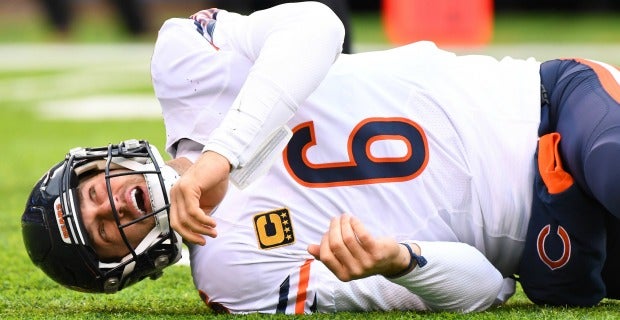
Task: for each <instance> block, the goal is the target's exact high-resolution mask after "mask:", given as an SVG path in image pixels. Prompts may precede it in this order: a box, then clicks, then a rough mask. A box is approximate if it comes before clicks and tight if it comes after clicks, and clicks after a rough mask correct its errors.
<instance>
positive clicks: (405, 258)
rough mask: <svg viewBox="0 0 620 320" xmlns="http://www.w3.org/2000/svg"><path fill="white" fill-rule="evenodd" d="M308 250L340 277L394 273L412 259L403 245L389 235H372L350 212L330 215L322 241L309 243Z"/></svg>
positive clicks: (353, 277) (341, 278)
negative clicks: (383, 236) (376, 236)
mask: <svg viewBox="0 0 620 320" xmlns="http://www.w3.org/2000/svg"><path fill="white" fill-rule="evenodd" d="M418 250H419V249H418ZM308 252H309V253H310V254H311V255H313V256H314V257H315V258H316V259H317V260H320V261H322V262H323V263H324V264H325V265H326V266H327V268H328V269H329V270H331V271H332V272H333V273H334V274H335V275H336V277H338V279H340V280H341V281H350V280H355V279H360V278H365V277H368V276H371V275H377V274H379V275H392V274H396V273H399V272H401V271H403V270H404V269H406V268H407V266H408V264H409V261H410V259H411V256H410V254H409V251H407V249H406V248H405V247H404V246H402V245H400V244H399V243H398V242H396V241H395V240H393V239H391V238H374V237H373V236H372V235H371V234H370V233H369V232H368V231H367V230H366V228H365V227H364V225H363V224H362V223H361V221H360V220H359V219H357V218H355V217H351V216H350V215H342V216H340V217H336V218H334V219H332V221H331V223H330V226H329V230H328V231H327V232H326V233H325V234H324V235H323V238H322V239H321V244H320V245H316V244H311V245H309V246H308Z"/></svg>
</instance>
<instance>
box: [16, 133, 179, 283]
mask: <svg viewBox="0 0 620 320" xmlns="http://www.w3.org/2000/svg"><path fill="white" fill-rule="evenodd" d="M116 169H124V170H116ZM115 170H116V171H115ZM99 172H105V180H106V186H107V190H108V195H107V196H108V198H109V201H110V203H113V201H114V200H113V199H112V196H110V194H109V193H110V191H109V190H111V189H110V179H112V178H114V177H116V176H120V175H129V174H136V175H143V176H144V178H145V180H146V186H147V188H148V192H149V197H148V198H150V202H151V203H150V204H151V208H152V210H151V211H152V212H146V214H145V215H144V216H143V217H140V218H138V219H136V221H133V222H130V223H125V224H121V223H120V218H119V213H118V212H117V210H116V208H115V207H114V205H112V214H113V215H114V219H115V220H116V225H117V227H118V229H119V232H120V235H121V237H122V238H123V241H124V243H125V245H126V246H127V248H128V249H129V254H127V255H126V256H124V257H122V258H120V259H118V261H112V262H110V261H102V259H100V258H98V256H97V253H96V252H95V250H94V248H93V246H92V245H91V244H90V240H89V237H88V234H87V230H86V228H85V226H84V224H83V222H82V217H81V214H80V205H79V197H78V194H77V192H78V183H79V181H80V179H81V178H83V177H86V176H89V175H92V174H94V173H99ZM118 172H121V173H118ZM177 179H178V175H177V173H176V172H175V171H174V170H173V169H172V168H170V167H168V166H166V165H165V164H164V161H163V159H162V157H161V155H160V154H159V152H158V151H157V148H155V147H154V146H151V145H150V144H149V143H148V142H147V141H139V140H127V141H124V142H121V143H119V144H110V145H108V146H104V147H96V148H74V149H71V150H70V151H69V152H68V153H67V155H66V157H65V159H64V160H63V161H61V162H59V163H58V164H56V165H55V166H53V167H52V168H51V169H50V170H49V171H48V172H47V173H46V174H45V175H44V176H43V177H42V178H41V179H40V180H39V181H38V182H37V183H36V185H35V186H34V188H33V190H32V193H31V194H30V197H29V199H28V202H27V203H26V208H25V211H24V213H23V215H22V235H23V240H24V244H25V247H26V249H27V251H28V255H29V256H30V259H31V260H32V262H33V263H34V264H35V265H37V266H38V267H39V268H40V269H41V270H43V271H44V272H45V273H46V274H47V275H48V276H49V277H51V278H52V279H53V280H55V281H56V282H58V283H60V284H62V285H63V286H66V287H68V288H71V289H74V290H78V291H83V292H101V293H114V292H117V291H119V290H121V289H123V288H126V287H128V286H130V285H132V284H134V283H136V282H138V281H141V280H143V279H145V278H147V277H149V278H152V279H156V278H158V277H159V276H161V275H162V270H163V269H164V268H165V267H167V266H170V265H172V264H174V263H175V262H177V261H178V260H179V259H180V258H181V244H182V240H181V238H180V236H179V235H178V234H177V233H176V232H174V231H173V230H172V229H171V227H170V223H169V217H168V215H169V208H170V205H169V203H170V202H169V191H170V188H171V187H172V184H173V183H174V182H175V181H176V180H177ZM145 199H146V198H145ZM144 219H154V221H155V223H154V225H155V226H154V227H153V229H152V230H151V231H150V232H149V233H148V234H147V235H146V236H145V238H144V239H143V240H142V241H141V242H140V243H139V244H138V245H137V246H134V247H132V246H131V245H130V244H129V241H128V240H127V237H126V236H125V233H124V231H123V229H124V228H127V227H128V226H130V225H132V224H133V223H137V222H139V221H142V220H144ZM138 220H139V221H138Z"/></svg>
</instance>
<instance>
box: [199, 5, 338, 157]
mask: <svg viewBox="0 0 620 320" xmlns="http://www.w3.org/2000/svg"><path fill="white" fill-rule="evenodd" d="M213 30H214V31H213V36H212V40H213V44H214V45H215V46H217V47H218V48H222V49H230V50H234V51H236V52H238V53H240V54H241V55H243V56H245V57H246V58H247V59H249V60H250V61H252V62H253V65H252V68H251V70H250V72H249V74H248V77H247V79H246V80H245V83H244V85H243V86H242V88H241V91H240V93H239V94H238V96H237V97H236V99H235V100H234V102H233V105H232V106H231V108H230V110H229V111H228V113H227V114H226V116H225V117H224V120H223V121H222V122H221V124H220V125H219V126H218V127H217V128H216V129H215V130H214V132H213V133H212V135H211V136H210V138H209V140H208V141H207V143H206V144H205V147H204V150H205V151H206V150H212V151H215V152H218V153H220V154H221V155H223V156H225V157H226V158H227V159H228V160H229V161H230V163H231V165H232V166H233V168H237V167H243V166H245V165H246V164H247V163H248V162H249V161H250V160H251V159H252V157H253V156H254V155H255V153H256V152H257V151H258V149H259V148H260V147H261V145H263V143H264V142H265V141H266V140H267V139H268V137H270V135H271V134H272V133H273V132H275V131H276V130H277V129H278V128H279V127H281V126H283V125H285V124H286V122H287V121H288V120H289V119H290V117H291V116H292V115H293V114H294V113H295V112H296V110H297V108H298V106H299V105H300V104H301V103H302V102H303V101H304V100H305V99H306V98H307V97H308V96H309V95H310V94H311V93H312V92H313V91H314V90H315V89H316V88H317V87H318V85H319V84H320V83H321V81H322V80H323V78H324V77H325V75H326V74H327V72H328V70H329V68H330V66H331V65H332V64H333V62H334V61H335V59H336V57H337V56H338V54H339V53H340V51H341V48H342V41H343V39H344V27H343V26H342V23H341V22H340V20H339V19H338V17H337V16H336V15H335V14H334V13H333V12H332V11H331V10H330V9H329V8H328V7H326V6H324V5H322V4H320V3H293V4H284V5H280V6H276V7H274V8H270V9H267V10H263V11H257V12H255V13H253V14H251V15H249V16H243V15H239V14H235V13H230V12H226V11H221V12H219V13H218V15H217V22H216V25H215V26H214V29H213Z"/></svg>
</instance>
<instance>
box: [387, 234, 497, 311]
mask: <svg viewBox="0 0 620 320" xmlns="http://www.w3.org/2000/svg"><path fill="white" fill-rule="evenodd" d="M414 243H416V244H417V245H418V246H419V247H420V249H421V250H420V253H421V255H422V256H424V257H425V258H426V260H427V262H428V263H427V264H426V265H425V266H423V267H419V266H418V267H416V268H414V269H413V270H412V271H411V272H409V273H407V274H405V275H403V276H401V277H398V278H390V279H389V280H391V281H392V282H394V283H396V284H399V285H401V286H403V287H405V288H407V289H408V290H409V291H411V292H412V293H414V294H416V295H418V296H419V297H420V298H421V300H422V301H423V302H424V303H425V304H426V306H427V307H428V308H429V309H431V310H449V311H459V312H471V311H482V310H485V309H487V308H488V307H490V306H491V305H492V304H493V302H494V301H495V299H496V298H497V296H498V294H499V292H500V290H501V289H502V285H503V277H502V275H501V274H500V273H499V271H498V270H497V269H495V268H494V267H493V265H492V264H491V263H490V262H489V261H488V260H487V259H486V258H485V257H484V255H482V253H480V251H478V250H477V249H475V248H474V247H471V246H469V245H467V244H464V243H457V242H420V241H415V242H414Z"/></svg>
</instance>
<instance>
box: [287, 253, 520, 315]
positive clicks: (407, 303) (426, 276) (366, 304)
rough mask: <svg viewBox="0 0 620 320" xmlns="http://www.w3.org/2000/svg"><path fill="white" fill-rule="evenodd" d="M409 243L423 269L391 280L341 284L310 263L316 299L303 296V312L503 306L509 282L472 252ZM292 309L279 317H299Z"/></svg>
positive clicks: (510, 286) (509, 293) (510, 287)
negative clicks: (418, 250) (423, 260)
mask: <svg viewBox="0 0 620 320" xmlns="http://www.w3.org/2000/svg"><path fill="white" fill-rule="evenodd" d="M412 242H413V241H412ZM415 243H416V244H418V245H419V246H420V248H421V249H422V255H423V256H424V257H425V258H426V260H427V261H428V263H427V264H426V265H425V266H424V267H421V268H420V267H416V268H415V269H414V270H413V271H411V272H410V273H408V274H406V275H403V276H401V277H399V278H395V279H388V278H385V277H382V276H371V277H367V278H363V279H359V280H354V281H349V282H342V281H339V280H338V279H337V278H336V277H335V276H334V275H333V273H331V271H329V269H327V268H326V267H325V265H323V264H322V263H321V262H320V261H313V262H312V264H311V266H310V267H309V268H310V269H311V273H310V274H311V276H310V281H309V288H310V289H312V288H314V290H316V294H315V295H314V296H313V295H308V296H304V298H305V299H306V310H305V312H306V313H307V312H312V311H319V312H338V311H371V310H419V311H424V310H432V311H455V312H463V313H467V312H475V311H482V310H486V309H488V308H489V307H491V306H492V305H495V304H499V303H503V302H505V301H506V300H507V299H508V298H509V297H510V296H512V294H513V293H514V281H513V280H512V279H504V278H503V277H502V275H501V274H500V272H499V271H498V270H497V269H495V267H493V265H492V264H491V263H490V262H489V261H488V260H487V259H486V258H485V257H484V255H483V254H482V253H481V252H480V251H478V250H477V249H475V248H474V247H472V246H469V245H467V244H464V243H457V242H419V241H415ZM300 273H301V272H300ZM472 284H475V285H472ZM296 290H298V291H299V288H298V287H296ZM291 300H295V299H291ZM296 300H297V301H298V300H299V296H298V297H297V299H296ZM294 305H295V304H294V303H291V304H290V307H289V309H283V310H281V311H286V313H300V312H301V311H302V310H303V309H301V308H300V306H299V303H298V304H297V312H295V309H294Z"/></svg>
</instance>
